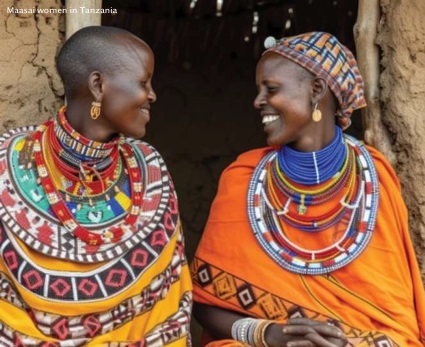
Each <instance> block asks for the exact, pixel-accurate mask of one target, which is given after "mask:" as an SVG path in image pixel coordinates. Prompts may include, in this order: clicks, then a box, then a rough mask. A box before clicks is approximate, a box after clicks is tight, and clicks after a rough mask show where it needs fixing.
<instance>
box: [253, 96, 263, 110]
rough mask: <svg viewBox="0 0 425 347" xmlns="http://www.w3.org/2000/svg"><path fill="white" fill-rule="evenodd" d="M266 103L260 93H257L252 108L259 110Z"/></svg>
mask: <svg viewBox="0 0 425 347" xmlns="http://www.w3.org/2000/svg"><path fill="white" fill-rule="evenodd" d="M265 103H266V100H265V98H264V95H263V93H262V92H258V94H257V96H256V97H255V99H254V107H255V108H256V109H260V108H261V107H262V106H264V104H265Z"/></svg>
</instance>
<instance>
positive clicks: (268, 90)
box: [266, 86, 277, 93]
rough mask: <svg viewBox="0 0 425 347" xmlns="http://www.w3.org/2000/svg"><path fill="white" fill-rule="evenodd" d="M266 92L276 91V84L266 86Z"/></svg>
mask: <svg viewBox="0 0 425 347" xmlns="http://www.w3.org/2000/svg"><path fill="white" fill-rule="evenodd" d="M266 89H267V92H268V93H274V92H276V91H277V87H276V86H266Z"/></svg>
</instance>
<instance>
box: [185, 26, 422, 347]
mask: <svg viewBox="0 0 425 347" xmlns="http://www.w3.org/2000/svg"><path fill="white" fill-rule="evenodd" d="M256 83H257V89H258V95H257V97H256V98H255V101H254V105H255V107H256V108H257V109H258V110H259V111H260V117H262V122H263V124H264V131H265V133H266V136H267V142H268V144H269V145H270V147H267V148H261V149H256V150H253V151H250V152H247V153H244V154H242V155H240V156H239V157H238V159H237V160H236V161H235V162H234V163H232V164H231V165H230V166H229V167H228V168H227V169H226V170H225V171H224V173H223V175H222V177H221V179H220V184H219V189H218V193H217V196H216V198H215V200H214V202H213V205H212V207H211V211H210V216H209V219H208V222H207V225H206V228H205V231H204V233H203V235H202V239H201V242H200V244H199V247H198V249H197V252H196V254H195V258H194V261H193V263H192V279H193V280H194V284H195V285H194V294H195V295H194V300H195V306H194V314H195V317H196V318H197V319H198V320H199V322H200V323H201V324H202V325H203V326H204V328H205V332H206V333H205V340H204V343H205V344H207V346H208V347H224V346H226V347H242V346H253V347H287V346H288V347H289V346H291V347H295V346H300V347H310V346H319V347H336V346H362V347H364V346H416V347H420V346H423V345H424V343H425V340H424V337H425V325H424V324H425V322H424V321H423V317H425V295H424V291H423V285H422V281H421V276H420V272H419V268H418V265H417V262H416V258H415V253H414V250H413V247H412V245H411V243H410V234H409V231H408V227H407V211H406V208H405V205H404V202H403V199H402V197H401V193H400V185H399V183H398V180H397V177H396V175H395V173H394V171H393V169H392V168H391V167H390V165H389V164H388V162H387V161H386V159H385V158H384V157H383V155H382V154H381V153H379V152H378V151H377V150H376V149H374V148H372V147H370V146H365V145H364V144H362V143H361V142H359V141H358V140H356V139H355V138H353V137H351V136H348V135H345V134H343V130H344V129H345V128H347V127H348V126H349V124H350V116H351V113H352V111H353V110H354V109H358V108H361V107H364V106H366V103H365V100H364V96H363V80H362V77H361V75H360V73H359V70H358V67H357V63H356V61H355V59H354V57H353V55H352V53H351V52H350V51H349V50H348V49H347V48H346V47H345V46H343V45H342V44H341V43H340V42H339V41H338V40H337V39H336V38H335V37H334V36H332V35H330V34H328V33H323V32H311V33H306V34H301V35H297V36H294V37H287V38H284V39H282V40H281V41H279V44H278V45H276V46H275V47H272V48H269V49H268V50H267V51H266V52H265V53H264V54H263V55H262V57H261V59H260V61H259V62H258V65H257V70H256Z"/></svg>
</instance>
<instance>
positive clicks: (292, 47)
mask: <svg viewBox="0 0 425 347" xmlns="http://www.w3.org/2000/svg"><path fill="white" fill-rule="evenodd" d="M266 52H276V53H279V54H281V55H283V56H284V57H285V58H287V59H289V60H292V61H293V62H295V63H297V64H299V65H301V66H302V67H304V68H305V69H307V70H308V71H310V72H311V73H313V74H314V75H315V76H317V77H321V78H323V79H325V80H326V82H327V83H328V86H329V88H330V89H331V91H332V92H333V93H334V95H335V97H336V98H337V100H338V102H339V109H338V110H337V116H338V121H339V123H340V125H341V126H342V128H343V129H345V128H347V127H348V126H350V124H351V121H350V116H351V113H352V112H353V111H354V110H356V109H358V108H362V107H365V106H366V100H365V98H364V86H363V78H362V76H361V75H360V71H359V68H358V66H357V62H356V59H355V58H354V55H353V53H351V51H350V50H349V49H348V48H347V47H345V46H344V45H342V44H341V43H340V42H339V41H338V40H337V39H336V37H334V36H332V35H331V34H328V33H323V32H311V33H305V34H301V35H297V36H292V37H286V38H283V39H282V40H279V41H278V43H277V45H276V46H274V47H271V48H269V49H268V50H266ZM266 52H265V53H266Z"/></svg>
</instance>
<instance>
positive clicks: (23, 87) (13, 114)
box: [0, 0, 64, 133]
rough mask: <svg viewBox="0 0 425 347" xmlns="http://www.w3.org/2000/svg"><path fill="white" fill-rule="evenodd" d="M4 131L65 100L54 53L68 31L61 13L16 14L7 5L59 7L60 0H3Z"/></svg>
mask: <svg viewBox="0 0 425 347" xmlns="http://www.w3.org/2000/svg"><path fill="white" fill-rule="evenodd" d="M0 6H1V8H0V132H1V133H3V132H4V131H5V130H8V129H11V128H14V127H17V126H22V125H28V124H40V123H41V122H42V121H44V120H45V119H47V118H48V117H49V115H52V114H55V112H56V110H57V109H58V107H59V106H60V105H61V104H62V96H63V87H62V83H61V81H60V79H59V77H58V75H57V72H56V69H55V64H54V58H55V55H56V51H57V49H58V47H59V45H60V42H61V39H62V36H63V32H64V30H63V28H64V25H63V22H64V18H63V16H61V15H57V14H32V13H26V14H15V13H8V11H7V8H8V7H9V8H11V7H15V8H21V9H34V8H43V9H50V8H52V9H57V8H60V7H61V3H60V1H59V0H15V1H14V0H0Z"/></svg>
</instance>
